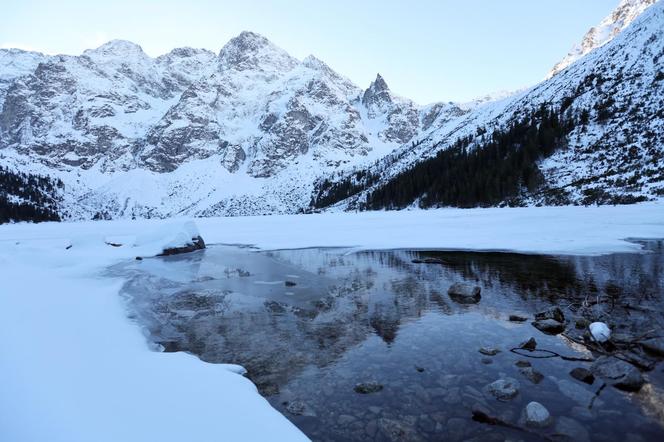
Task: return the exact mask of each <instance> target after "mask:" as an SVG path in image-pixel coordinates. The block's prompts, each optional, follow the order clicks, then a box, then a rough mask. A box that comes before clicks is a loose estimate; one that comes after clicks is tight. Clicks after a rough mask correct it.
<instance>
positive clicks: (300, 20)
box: [0, 0, 618, 104]
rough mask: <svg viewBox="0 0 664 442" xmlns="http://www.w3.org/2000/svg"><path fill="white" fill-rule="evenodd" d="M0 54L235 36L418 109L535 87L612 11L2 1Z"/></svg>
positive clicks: (569, 2)
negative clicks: (312, 61)
mask: <svg viewBox="0 0 664 442" xmlns="http://www.w3.org/2000/svg"><path fill="white" fill-rule="evenodd" d="M2 3H3V4H2V6H1V7H0V12H1V13H2V16H3V18H2V26H0V47H8V46H9V47H22V48H24V49H25V48H29V49H35V50H41V51H44V52H47V53H67V54H79V53H81V52H82V51H83V50H84V49H87V48H90V47H96V46H99V45H100V44H101V43H103V42H105V41H107V40H110V39H113V38H122V39H126V40H131V41H133V42H135V43H138V44H140V45H141V46H142V47H143V49H144V50H145V51H146V52H147V53H148V54H150V55H152V56H156V55H160V54H162V53H165V52H168V51H169V50H170V49H172V48H174V47H179V46H193V47H204V48H207V49H211V50H214V51H215V52H216V51H218V50H219V49H220V48H221V47H222V46H223V45H224V43H226V42H227V41H228V40H229V39H230V38H232V37H233V36H235V35H237V34H239V33H240V32H241V31H243V30H250V31H254V32H258V33H260V34H263V35H264V36H266V37H267V38H269V39H270V40H272V41H273V42H274V43H275V44H277V45H278V46H280V47H282V48H284V49H286V50H287V51H288V52H290V53H291V54H292V55H294V56H296V57H298V58H304V57H305V56H307V55H309V54H314V55H316V56H317V57H318V58H320V59H322V60H323V61H325V62H326V63H327V64H329V65H330V66H331V67H332V68H333V69H335V70H336V71H338V72H339V73H341V74H343V75H346V76H347V77H349V78H350V79H351V80H353V81H354V82H355V83H357V84H358V85H360V86H362V87H366V86H368V84H369V83H370V82H371V80H372V79H373V78H374V77H375V75H376V72H380V73H381V74H382V75H383V77H384V78H385V80H386V81H387V83H388V85H389V86H390V88H391V89H392V90H393V91H394V92H395V93H397V94H400V95H403V96H407V97H409V98H412V99H414V100H416V101H418V102H420V103H422V104H424V103H429V102H433V101H448V100H461V101H463V100H469V99H471V98H474V97H477V96H480V95H482V94H486V93H489V92H494V91H499V90H512V89H516V88H519V87H522V86H527V85H531V84H534V83H536V82H538V81H539V80H540V79H542V78H543V77H544V76H545V74H546V72H547V71H548V70H549V68H550V67H551V66H553V64H554V63H556V62H557V61H558V60H560V59H561V58H562V57H563V56H565V54H566V53H567V52H568V50H569V49H570V47H571V46H572V45H573V44H574V43H576V42H577V41H579V40H580V39H581V37H582V36H583V34H584V33H585V32H586V31H587V30H588V28H590V27H591V26H593V25H595V24H597V23H599V22H600V20H601V19H602V18H604V17H605V16H606V15H608V14H609V13H610V12H611V10H612V9H613V8H614V7H615V6H616V5H617V4H618V0H500V1H498V0H454V1H452V0H427V1H425V0H421V1H416V0H412V1H398V0H363V1H360V0H357V1H350V0H330V1H325V2H323V1H314V0H282V1H277V0H274V1H258V0H232V1H226V0H223V1H221V0H220V1H215V0H189V1H186V2H185V1H174V0H114V1H110V0H109V1H99V0H97V1H91V0H60V1H52V0H4V1H3V2H2Z"/></svg>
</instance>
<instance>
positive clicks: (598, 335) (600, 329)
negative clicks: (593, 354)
mask: <svg viewBox="0 0 664 442" xmlns="http://www.w3.org/2000/svg"><path fill="white" fill-rule="evenodd" d="M588 328H589V329H590V334H591V335H592V337H593V339H595V341H597V342H606V341H608V340H609V338H611V329H610V328H609V326H608V325H606V324H605V323H603V322H593V323H592V324H590V326H588Z"/></svg>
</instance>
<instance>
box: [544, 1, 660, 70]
mask: <svg viewBox="0 0 664 442" xmlns="http://www.w3.org/2000/svg"><path fill="white" fill-rule="evenodd" d="M657 1H658V0H622V1H621V2H620V4H619V5H618V7H617V8H616V9H614V10H613V12H612V13H611V14H610V15H609V16H608V17H606V18H604V20H602V22H601V23H600V24H599V25H598V26H595V27H592V28H590V30H589V31H588V32H587V33H586V35H585V36H584V37H583V40H582V41H581V43H580V44H577V45H575V46H574V47H573V48H572V50H571V51H570V52H569V53H568V54H567V56H565V58H563V59H562V60H561V61H560V62H558V63H557V64H556V65H555V66H554V67H553V68H552V69H551V71H549V74H548V75H547V78H551V77H553V76H554V75H556V74H557V73H559V72H561V71H563V70H565V69H566V68H567V67H568V66H570V65H571V64H572V63H574V62H575V61H576V60H578V59H579V58H581V57H583V56H584V55H586V54H588V53H589V52H591V51H592V50H593V49H596V48H598V47H600V46H603V45H605V44H606V43H608V42H609V41H611V40H612V39H613V38H614V37H615V36H616V35H618V34H619V33H620V32H621V31H622V30H623V29H625V28H626V27H627V26H629V24H630V23H632V22H633V21H634V19H635V18H636V17H638V16H639V15H641V14H642V13H643V11H645V10H646V8H648V7H649V6H651V5H652V4H653V3H655V2H657Z"/></svg>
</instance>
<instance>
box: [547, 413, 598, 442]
mask: <svg viewBox="0 0 664 442" xmlns="http://www.w3.org/2000/svg"><path fill="white" fill-rule="evenodd" d="M557 420H558V422H556V427H555V429H556V434H559V435H563V436H567V437H568V438H570V439H571V440H573V441H575V442H587V441H589V440H590V436H589V435H588V430H586V428H585V427H584V426H583V425H581V424H580V423H579V422H577V421H575V420H574V419H572V418H569V417H566V416H560V417H558V419H557Z"/></svg>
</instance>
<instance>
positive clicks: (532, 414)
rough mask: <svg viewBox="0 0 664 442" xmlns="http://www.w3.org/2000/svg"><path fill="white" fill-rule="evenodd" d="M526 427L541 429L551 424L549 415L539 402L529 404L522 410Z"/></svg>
mask: <svg viewBox="0 0 664 442" xmlns="http://www.w3.org/2000/svg"><path fill="white" fill-rule="evenodd" d="M524 415H525V418H526V425H528V426H529V427H535V428H543V427H546V426H548V425H550V424H551V421H552V419H551V414H550V413H549V410H547V409H546V407H545V406H544V405H542V404H540V403H539V402H530V403H529V404H528V405H526V409H525V410H524Z"/></svg>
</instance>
